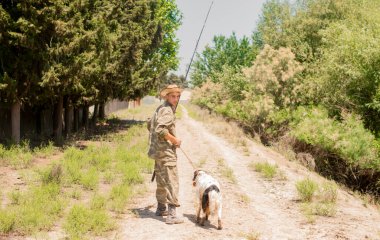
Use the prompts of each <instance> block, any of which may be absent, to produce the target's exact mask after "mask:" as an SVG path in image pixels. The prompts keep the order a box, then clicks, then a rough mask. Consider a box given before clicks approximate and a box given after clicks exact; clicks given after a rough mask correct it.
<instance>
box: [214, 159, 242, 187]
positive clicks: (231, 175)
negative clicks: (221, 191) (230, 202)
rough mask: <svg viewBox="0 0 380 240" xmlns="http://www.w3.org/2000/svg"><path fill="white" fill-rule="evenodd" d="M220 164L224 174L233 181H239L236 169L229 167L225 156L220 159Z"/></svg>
mask: <svg viewBox="0 0 380 240" xmlns="http://www.w3.org/2000/svg"><path fill="white" fill-rule="evenodd" d="M218 166H219V167H220V169H221V173H222V176H223V177H225V178H226V179H228V180H229V181H230V182H232V183H237V180H236V176H235V174H234V171H233V170H232V169H231V168H230V167H228V166H227V165H226V163H225V161H224V159H223V158H219V159H218Z"/></svg>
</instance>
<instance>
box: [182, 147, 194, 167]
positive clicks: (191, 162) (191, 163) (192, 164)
mask: <svg viewBox="0 0 380 240" xmlns="http://www.w3.org/2000/svg"><path fill="white" fill-rule="evenodd" d="M179 149H181V151H182V153H183V155H185V157H186V158H187V160H188V161H189V163H190V165H191V166H192V167H193V169H196V168H195V166H194V163H193V161H191V159H190V158H189V156H187V154H186V153H185V151H183V149H182V148H181V147H179Z"/></svg>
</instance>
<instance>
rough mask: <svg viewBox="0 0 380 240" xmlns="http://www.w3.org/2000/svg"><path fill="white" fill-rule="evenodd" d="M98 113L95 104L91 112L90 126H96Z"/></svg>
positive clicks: (97, 106) (97, 107)
mask: <svg viewBox="0 0 380 240" xmlns="http://www.w3.org/2000/svg"><path fill="white" fill-rule="evenodd" d="M98 115H99V104H95V106H94V112H93V114H92V118H91V127H95V126H96V120H97V119H98Z"/></svg>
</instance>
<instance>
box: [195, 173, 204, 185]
mask: <svg viewBox="0 0 380 240" xmlns="http://www.w3.org/2000/svg"><path fill="white" fill-rule="evenodd" d="M202 173H205V171H203V170H200V169H197V170H195V171H194V177H193V186H194V187H195V186H196V184H197V178H198V177H199V175H201V174H202Z"/></svg>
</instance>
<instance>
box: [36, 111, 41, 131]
mask: <svg viewBox="0 0 380 240" xmlns="http://www.w3.org/2000/svg"><path fill="white" fill-rule="evenodd" d="M36 132H37V134H38V135H39V136H40V137H41V135H42V110H41V108H40V107H38V109H37V119H36Z"/></svg>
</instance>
